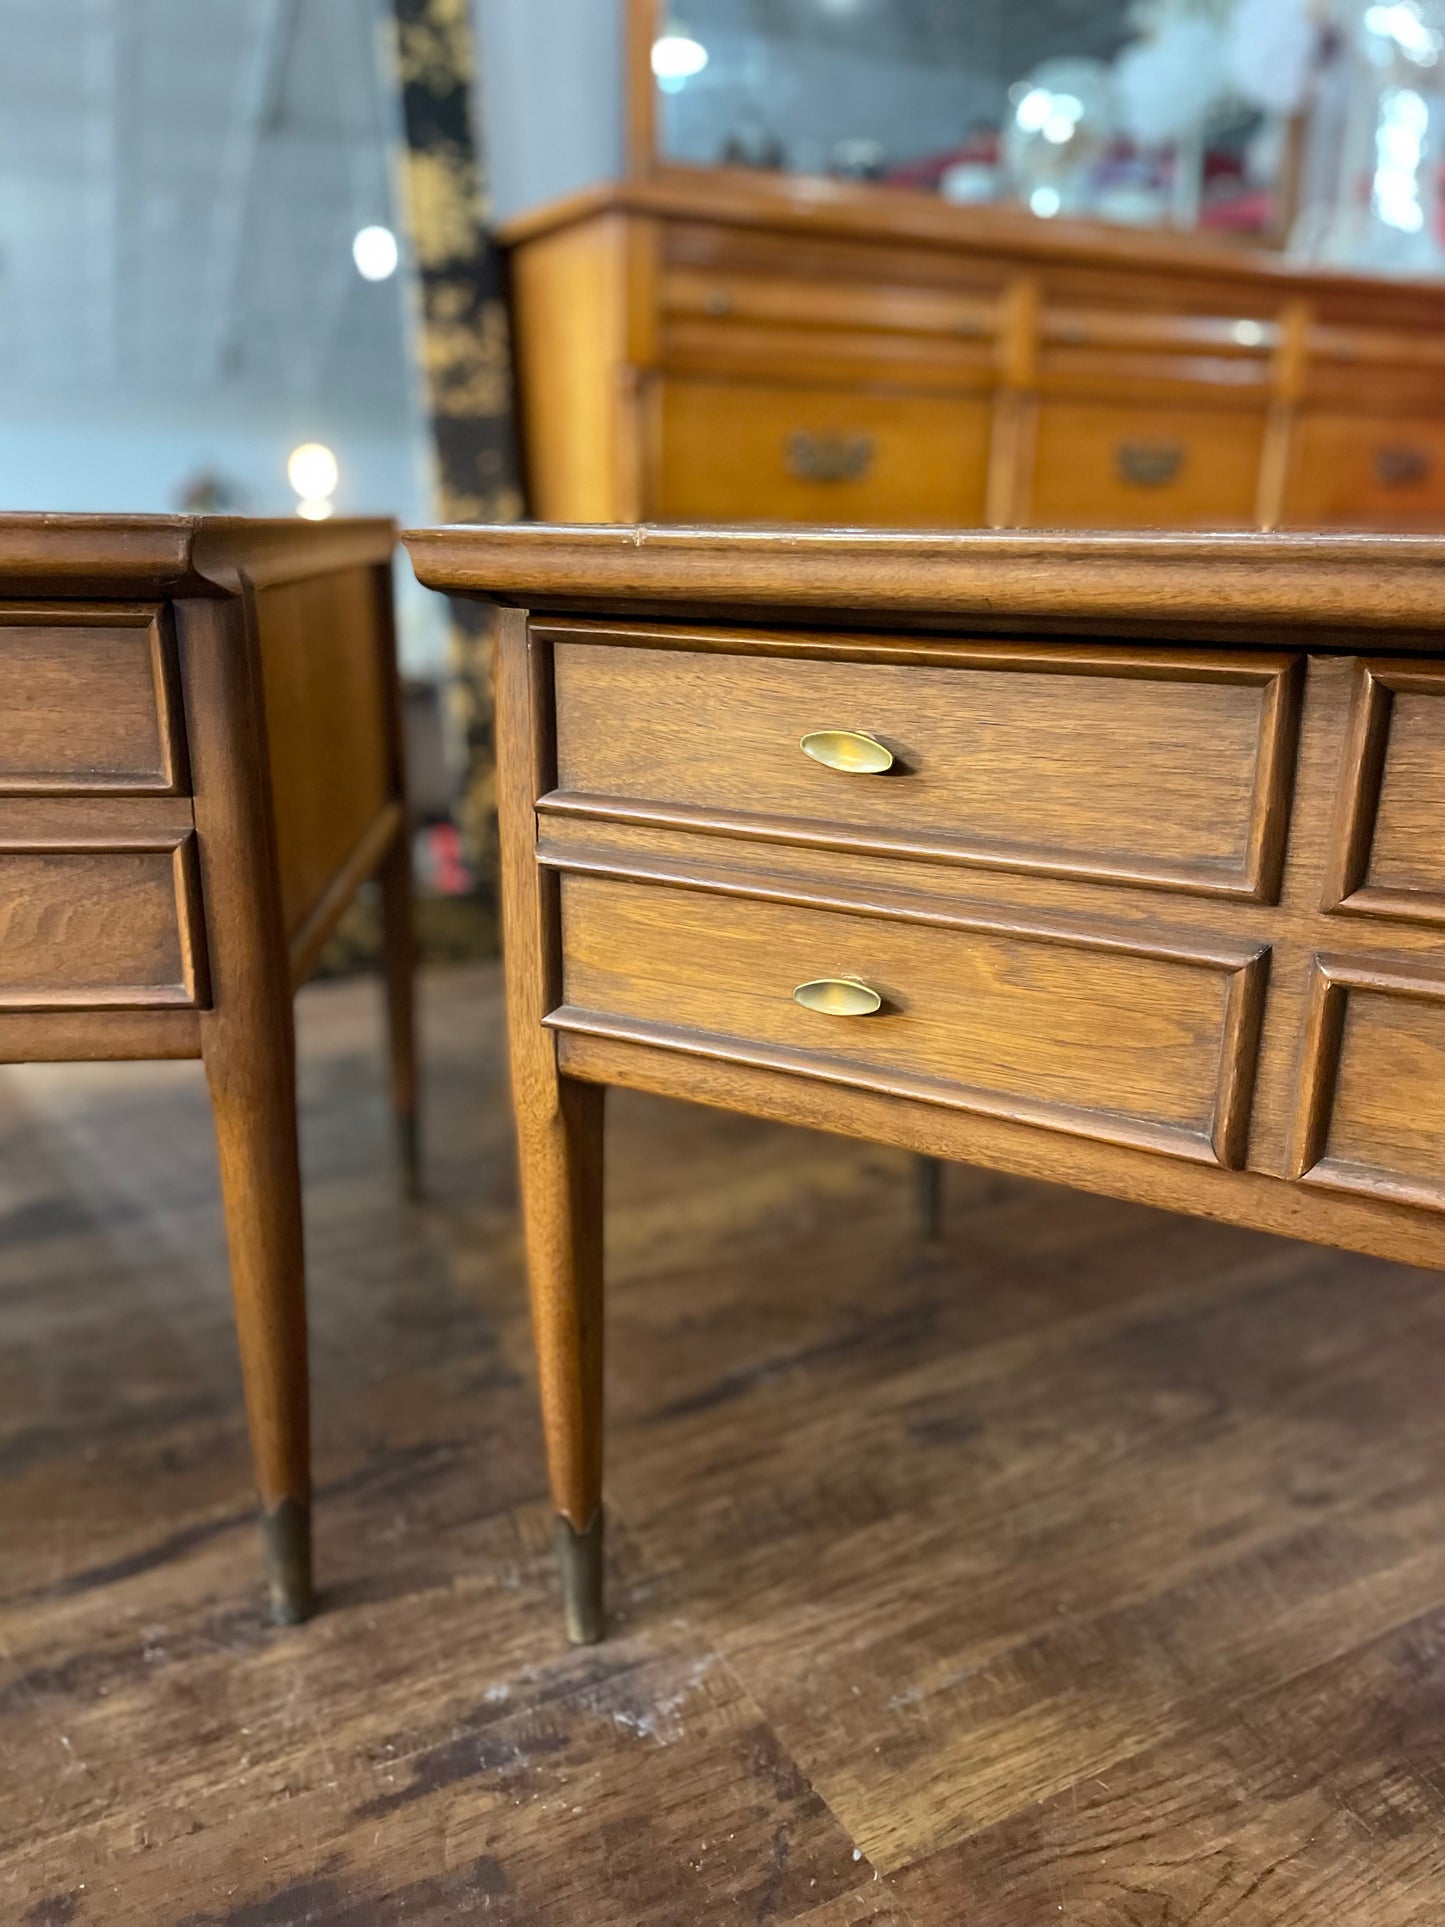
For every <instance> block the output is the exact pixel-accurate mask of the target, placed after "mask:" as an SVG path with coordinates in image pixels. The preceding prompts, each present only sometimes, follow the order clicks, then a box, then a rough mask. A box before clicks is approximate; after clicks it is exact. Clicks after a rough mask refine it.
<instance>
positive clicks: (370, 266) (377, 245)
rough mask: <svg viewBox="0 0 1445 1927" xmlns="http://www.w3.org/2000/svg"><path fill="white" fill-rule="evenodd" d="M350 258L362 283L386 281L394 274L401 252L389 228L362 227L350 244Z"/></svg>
mask: <svg viewBox="0 0 1445 1927" xmlns="http://www.w3.org/2000/svg"><path fill="white" fill-rule="evenodd" d="M351 258H352V260H353V261H354V262H355V263H356V272H357V273H358V274H359V275H360V276H361V278H362V280H363V281H386V280H389V279H390V277H391V276H392V275H394V274H395V273H396V265H397V262H398V261H399V260H400V259H401V250H400V249H399V248H398V247H397V245H396V236H395V235H394V234H393V233H392V231H391V229H390V228H389V227H364V228H361V229H359V230H358V232H357V235H356V239H355V240H354V241H353V242H352V243H351Z"/></svg>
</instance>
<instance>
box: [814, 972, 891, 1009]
mask: <svg viewBox="0 0 1445 1927" xmlns="http://www.w3.org/2000/svg"><path fill="white" fill-rule="evenodd" d="M793 1002H794V1003H795V1004H801V1005H802V1006H803V1008H804V1010H817V1011H821V1012H822V1014H823V1015H824V1016H825V1017H871V1016H872V1015H873V1012H874V1011H875V1010H881V1009H882V1008H883V999H882V998H881V997H880V996H879V995H878V992H877V991H876V990H874V989H872V988H871V987H870V986H869V985H868V984H865V983H864V982H863V980H862V979H861V978H860V977H815V978H813V980H812V982H811V983H806V984H799V985H798V988H797V989H796V990H795V991H794V992H793Z"/></svg>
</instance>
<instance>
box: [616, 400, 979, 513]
mask: <svg viewBox="0 0 1445 1927" xmlns="http://www.w3.org/2000/svg"><path fill="white" fill-rule="evenodd" d="M656 407H657V410H658V421H657V434H656V475H655V480H654V486H653V489H652V511H651V512H652V513H653V514H655V515H657V516H658V517H661V518H665V519H668V520H672V521H680V522H710V521H731V522H737V521H748V522H827V523H846V524H848V525H850V526H856V527H887V526H900V527H908V526H913V527H918V528H947V527H958V526H968V525H969V524H977V523H979V522H980V521H982V519H983V508H984V489H985V485H986V479H987V470H988V450H989V432H990V420H991V416H990V408H989V404H988V402H987V401H985V400H983V399H982V398H978V399H970V398H967V397H963V398H960V397H956V396H955V397H936V396H927V397H925V396H899V395H878V394H866V393H850V392H847V391H845V390H841V389H830V388H804V387H788V386H783V385H781V384H780V385H777V386H774V385H772V384H768V383H762V382H721V381H707V380H701V379H699V380H687V379H681V378H678V377H671V378H665V379H664V380H663V381H662V383H661V385H660V388H659V390H658V392H657V395H656Z"/></svg>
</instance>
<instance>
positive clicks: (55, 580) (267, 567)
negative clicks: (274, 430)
mask: <svg viewBox="0 0 1445 1927" xmlns="http://www.w3.org/2000/svg"><path fill="white" fill-rule="evenodd" d="M395 543H396V525H395V523H394V522H391V521H389V520H388V519H387V518H386V517H384V516H336V517H333V518H332V519H330V520H328V521H325V522H306V521H303V520H301V519H300V518H299V517H297V516H264V517H263V516H244V515H46V514H16V513H12V514H6V515H0V593H5V594H12V595H13V594H31V595H36V594H39V595H57V596H136V595H140V596H146V595H181V594H184V595H217V594H234V593H235V591H236V589H237V587H238V586H239V577H240V574H241V573H244V574H245V575H246V577H247V579H248V580H249V581H250V582H251V583H252V584H253V585H254V586H255V587H257V588H266V587H271V586H274V585H275V584H276V583H279V582H292V581H299V580H301V579H303V578H304V577H306V576H313V575H326V574H329V573H330V572H331V571H332V570H333V569H343V568H351V567H355V566H356V565H357V564H361V563H366V562H378V563H379V562H385V561H387V560H388V559H389V558H390V556H391V552H392V549H393V548H394V547H395Z"/></svg>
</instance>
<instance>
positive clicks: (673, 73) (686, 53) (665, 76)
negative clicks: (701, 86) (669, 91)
mask: <svg viewBox="0 0 1445 1927" xmlns="http://www.w3.org/2000/svg"><path fill="white" fill-rule="evenodd" d="M706 65H707V48H706V47H704V46H703V44H702V42H701V41H700V40H694V39H693V37H692V35H691V34H690V33H682V32H679V33H665V34H664V35H663V36H662V38H661V39H660V40H654V41H653V43H652V71H653V72H654V73H655V74H656V75H657V78H658V79H659V80H675V81H679V82H680V81H684V80H691V78H692V76H693V75H694V74H700V73H701V72H702V70H703V68H704V67H705V66H706Z"/></svg>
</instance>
